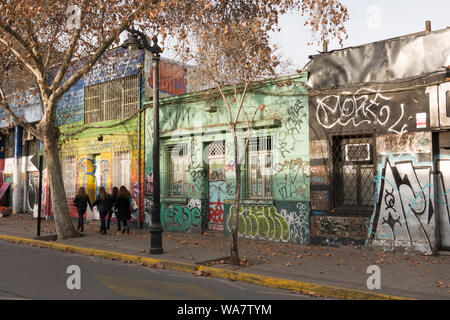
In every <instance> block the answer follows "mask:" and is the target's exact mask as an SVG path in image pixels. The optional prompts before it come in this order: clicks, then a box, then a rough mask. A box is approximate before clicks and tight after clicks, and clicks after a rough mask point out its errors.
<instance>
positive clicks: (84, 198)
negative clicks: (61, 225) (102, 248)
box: [73, 187, 92, 232]
mask: <svg viewBox="0 0 450 320" xmlns="http://www.w3.org/2000/svg"><path fill="white" fill-rule="evenodd" d="M73 205H74V206H75V207H76V208H77V211H78V227H77V230H78V231H81V232H83V231H84V220H83V216H84V214H85V213H86V209H87V206H88V205H89V207H90V208H91V209H92V205H91V200H90V199H89V196H88V195H87V194H86V191H85V190H84V188H83V187H81V188H79V189H78V192H77V195H76V196H75V198H74V199H73Z"/></svg>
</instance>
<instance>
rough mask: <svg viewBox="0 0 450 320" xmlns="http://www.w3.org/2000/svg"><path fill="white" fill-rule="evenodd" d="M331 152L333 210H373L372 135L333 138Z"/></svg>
mask: <svg viewBox="0 0 450 320" xmlns="http://www.w3.org/2000/svg"><path fill="white" fill-rule="evenodd" d="M331 152H332V159H333V177H332V178H333V184H332V188H333V200H334V207H335V209H336V210H340V209H342V210H348V211H368V210H372V208H373V202H374V191H375V190H374V180H373V177H374V164H373V138H372V137H371V136H337V137H333V140H332V147H331Z"/></svg>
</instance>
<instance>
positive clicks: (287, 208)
mask: <svg viewBox="0 0 450 320" xmlns="http://www.w3.org/2000/svg"><path fill="white" fill-rule="evenodd" d="M306 80H307V78H306V74H302V75H298V76H291V77H285V78H279V79H276V80H273V81H267V82H261V83H255V84H254V85H253V86H251V89H250V90H249V92H248V93H247V96H246V99H245V102H244V107H245V108H246V112H247V113H248V114H249V115H254V121H252V122H251V123H250V128H251V130H252V134H251V137H250V140H249V144H248V152H247V153H246V155H245V156H242V157H240V160H239V161H241V165H242V179H241V181H242V183H241V186H242V187H241V203H240V209H239V210H240V211H239V213H240V214H239V230H238V233H239V236H241V237H244V238H251V239H260V240H271V241H280V242H294V243H308V242H309V200H310V199H309V186H310V181H309V130H308V125H307V124H308V120H307V119H308V99H307V96H306V89H305V86H304V84H305V83H306ZM225 90H226V94H227V95H228V96H227V98H229V101H230V106H231V108H230V109H231V110H230V111H231V114H232V115H233V117H234V116H235V115H236V111H237V109H236V108H237V103H235V102H236V101H237V100H239V98H237V99H235V100H233V99H232V91H231V88H226V89H225ZM160 108H161V110H160V126H161V133H160V146H161V153H160V157H161V158H160V160H161V161H160V163H161V221H162V226H163V229H164V230H167V231H179V232H194V233H202V232H204V231H206V230H215V231H218V232H223V233H225V234H228V233H229V232H230V230H231V221H232V219H231V213H232V212H233V208H234V207H233V204H234V198H235V186H236V179H235V160H234V159H235V158H234V148H233V146H234V144H233V135H232V134H231V131H230V126H229V121H228V119H229V118H228V112H227V108H226V106H225V103H224V100H223V99H222V97H221V96H220V95H219V94H217V92H215V91H214V90H209V91H202V92H198V93H193V94H187V95H182V96H176V97H170V98H165V99H162V100H161V107H160ZM152 111H153V110H152V109H147V111H146V115H145V123H146V126H145V150H146V151H145V182H144V184H145V193H146V194H145V208H146V209H145V223H146V224H147V225H149V224H150V223H151V216H150V214H151V206H152V192H153V189H152V183H153V178H152V177H153V175H152V141H153V137H152V126H151V124H152V119H153V113H152ZM250 118H252V117H251V116H250ZM237 131H238V137H239V141H240V142H239V150H240V151H239V154H241V155H243V154H244V152H243V148H244V141H245V138H246V137H247V134H248V127H247V122H246V121H245V117H244V113H243V112H241V114H240V117H239V120H238V125H237Z"/></svg>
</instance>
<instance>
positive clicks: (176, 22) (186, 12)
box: [0, 0, 334, 239]
mask: <svg viewBox="0 0 450 320" xmlns="http://www.w3.org/2000/svg"><path fill="white" fill-rule="evenodd" d="M316 2H317V3H321V1H312V0H311V3H316ZM331 2H334V1H331ZM283 3H286V4H283ZM293 3H294V2H293V1H278V0H267V1H257V2H255V1H253V0H236V1H228V0H215V1H210V0H198V1H184V0H160V1H158V0H95V1H94V0H78V1H73V2H72V1H67V0H53V1H45V0H3V1H1V2H0V48H1V50H2V54H1V55H0V60H1V61H2V62H1V63H2V64H3V65H7V64H8V61H9V60H8V59H10V57H11V54H12V55H13V56H14V59H15V60H14V63H16V68H17V69H18V70H20V71H23V73H27V74H28V75H30V76H31V77H32V79H31V80H30V81H29V82H27V83H26V84H24V85H23V86H22V87H20V86H18V87H17V86H16V87H14V86H11V85H4V83H3V84H2V85H4V86H3V87H4V88H7V90H6V89H5V90H6V91H5V90H4V91H2V94H1V107H2V108H3V109H4V110H5V111H6V112H7V113H8V115H9V117H10V120H11V121H12V122H13V123H14V124H16V125H20V126H22V127H24V128H25V129H27V130H28V131H29V132H30V133H31V134H32V135H34V136H35V137H36V138H37V139H39V140H41V141H42V142H43V152H44V156H45V159H46V163H47V168H48V175H49V185H50V192H51V195H52V197H51V199H52V203H51V205H52V211H53V214H54V218H55V225H56V233H57V236H58V238H59V239H65V238H70V237H73V236H76V235H77V232H76V231H75V230H74V227H73V224H72V222H71V220H70V217H69V213H68V206H67V202H66V194H65V190H64V182H63V177H62V173H61V164H60V160H59V154H58V139H59V137H60V132H59V130H58V127H57V126H56V117H57V105H58V101H60V99H61V98H62V97H63V95H64V94H65V93H67V92H68V91H69V89H70V88H71V87H72V86H73V85H75V84H76V83H77V81H78V80H80V79H82V77H84V76H85V75H86V74H88V73H89V72H90V71H91V70H92V68H93V66H94V65H95V64H96V63H97V62H98V61H99V59H100V58H101V57H102V56H104V55H105V53H106V52H107V50H108V49H109V48H110V47H111V46H112V45H114V44H115V45H118V44H119V36H120V34H121V33H122V32H123V31H124V30H126V29H127V28H129V27H132V28H136V29H139V30H141V31H143V32H145V33H146V34H150V35H153V34H159V35H162V36H163V37H166V36H173V37H176V38H177V39H180V41H181V40H183V39H186V35H187V34H197V33H198V31H199V29H198V27H199V26H200V24H201V23H205V24H207V25H214V26H216V27H217V29H218V30H226V28H227V25H228V27H230V26H231V25H230V21H232V20H236V21H244V19H248V20H249V21H252V20H255V21H261V22H263V21H267V20H268V21H269V24H268V25H269V26H270V25H274V24H275V23H276V22H277V21H276V20H277V18H278V15H277V13H278V12H279V8H281V7H290V6H292V4H293ZM315 23H316V24H317V23H318V22H315ZM7 67H8V66H7ZM20 74H21V73H20V72H18V73H13V74H11V77H12V78H11V79H10V77H8V78H7V79H3V80H4V81H6V82H9V81H10V80H14V79H15V78H16V77H17V75H20ZM13 82H14V81H13ZM17 83H18V82H17ZM24 89H35V94H36V95H37V96H38V98H39V100H40V101H41V106H42V110H41V111H42V117H41V119H40V120H39V121H38V122H37V124H30V123H27V122H26V120H24V118H23V117H21V114H22V115H23V113H24V110H22V111H21V112H15V110H17V109H20V108H14V110H13V108H10V106H11V101H10V100H8V99H10V97H12V96H14V92H16V93H17V92H21V90H24ZM23 106H24V107H25V106H26V103H24V104H23Z"/></svg>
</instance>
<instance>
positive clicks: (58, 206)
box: [42, 119, 79, 240]
mask: <svg viewBox="0 0 450 320" xmlns="http://www.w3.org/2000/svg"><path fill="white" fill-rule="evenodd" d="M43 120H44V122H43V132H42V133H43V134H42V139H43V148H44V156H45V161H46V163H47V170H48V176H49V184H50V192H51V200H52V211H53V214H54V218H55V226H56V234H57V236H58V240H62V239H67V238H72V237H75V236H77V235H79V234H78V233H77V232H76V231H75V229H74V227H73V223H72V221H71V219H70V217H69V210H68V207H67V200H66V192H65V190H64V180H63V177H62V171H61V162H60V159H59V154H58V138H59V135H58V134H57V129H56V128H55V126H54V121H53V122H52V121H49V120H48V119H43Z"/></svg>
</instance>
